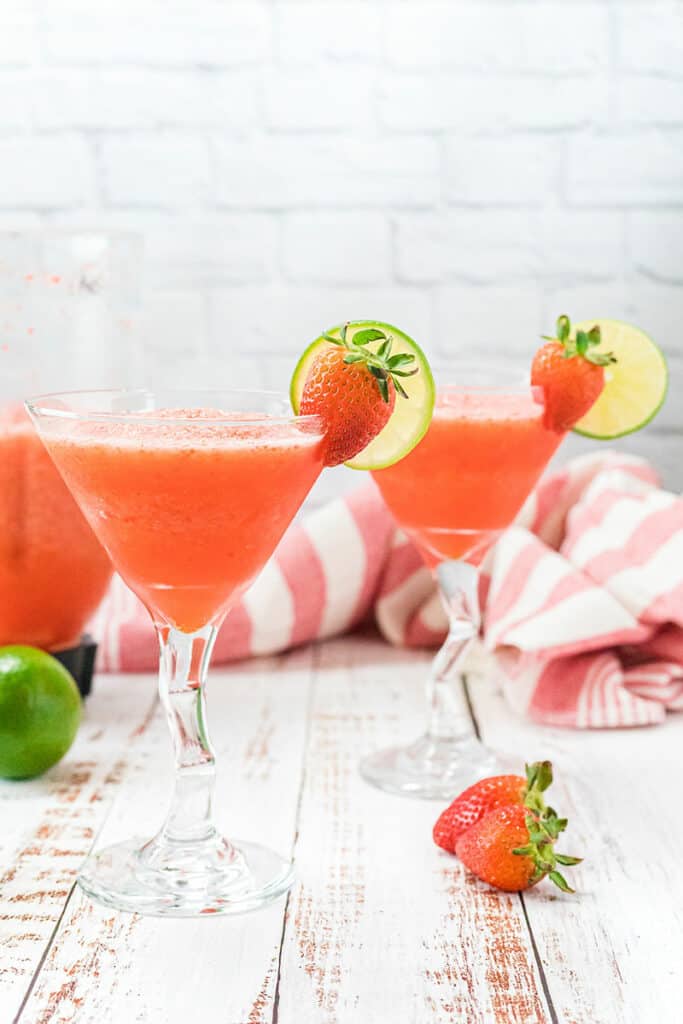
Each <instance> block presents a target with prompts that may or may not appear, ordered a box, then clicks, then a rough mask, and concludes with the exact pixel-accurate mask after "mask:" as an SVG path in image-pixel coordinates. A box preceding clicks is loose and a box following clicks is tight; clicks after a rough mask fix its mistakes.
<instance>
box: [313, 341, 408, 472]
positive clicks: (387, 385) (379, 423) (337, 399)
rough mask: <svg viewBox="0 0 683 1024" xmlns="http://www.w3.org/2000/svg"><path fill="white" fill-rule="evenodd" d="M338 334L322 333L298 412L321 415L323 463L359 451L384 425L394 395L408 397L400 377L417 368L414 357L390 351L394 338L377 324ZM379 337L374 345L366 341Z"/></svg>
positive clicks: (334, 462)
mask: <svg viewBox="0 0 683 1024" xmlns="http://www.w3.org/2000/svg"><path fill="white" fill-rule="evenodd" d="M347 326H348V325H347V324H344V326H343V327H342V329H341V331H340V337H339V338H336V337H334V336H333V335H331V334H324V335H323V337H324V338H325V339H326V340H327V341H328V342H329V344H327V345H323V346H322V347H321V349H320V352H319V354H317V355H316V356H315V358H314V359H313V362H312V363H311V366H310V369H309V371H308V375H307V377H306V382H305V384H304V387H303V391H302V393H301V400H300V402H299V412H300V413H301V414H302V415H308V414H312V413H313V414H317V415H318V416H320V417H321V419H322V420H323V424H324V431H325V438H326V452H325V465H327V466H337V465H339V463H340V462H347V461H348V460H349V459H352V458H353V457H354V455H357V454H358V452H361V451H362V450H363V449H364V448H365V447H366V446H367V445H368V444H369V443H370V441H372V440H373V438H375V437H377V435H378V434H379V432H380V430H381V429H382V428H383V427H384V426H385V425H386V423H387V420H388V419H389V417H390V416H391V414H392V412H393V410H394V405H395V403H396V395H397V394H398V395H400V396H401V397H403V398H407V397H408V396H407V395H406V393H405V391H404V389H403V387H402V385H401V382H400V380H399V378H400V377H407V376H410V375H411V374H413V373H417V369H407V367H408V366H409V365H410V364H411V363H414V361H415V357H414V356H412V355H409V354H400V355H395V356H392V355H391V344H392V342H391V338H390V337H388V336H387V335H386V334H385V333H384V332H383V331H381V330H379V329H376V328H367V329H364V330H361V331H356V333H355V334H354V335H353V338H349V337H348V335H347ZM376 341H379V342H380V345H379V346H378V347H377V348H376V350H372V349H370V348H369V347H368V346H369V345H370V344H372V343H373V342H376Z"/></svg>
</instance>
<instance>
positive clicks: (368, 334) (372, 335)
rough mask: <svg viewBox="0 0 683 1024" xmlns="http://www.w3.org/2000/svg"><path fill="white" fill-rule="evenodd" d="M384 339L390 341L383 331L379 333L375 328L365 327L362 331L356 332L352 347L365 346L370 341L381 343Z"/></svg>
mask: <svg viewBox="0 0 683 1024" xmlns="http://www.w3.org/2000/svg"><path fill="white" fill-rule="evenodd" d="M384 339H386V340H387V341H389V340H390V339H389V338H387V336H386V334H385V333H384V331H379V330H377V328H376V327H366V328H365V329H364V330H362V331H356V333H355V334H354V336H353V339H352V341H353V344H354V345H367V344H368V342H370V341H381V340H384ZM378 354H379V353H378Z"/></svg>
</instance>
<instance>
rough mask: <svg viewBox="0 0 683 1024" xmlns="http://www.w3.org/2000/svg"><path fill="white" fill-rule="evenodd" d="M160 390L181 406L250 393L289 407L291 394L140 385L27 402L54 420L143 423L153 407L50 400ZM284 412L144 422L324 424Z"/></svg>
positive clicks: (147, 421) (58, 394)
mask: <svg viewBox="0 0 683 1024" xmlns="http://www.w3.org/2000/svg"><path fill="white" fill-rule="evenodd" d="M159 392H161V393H163V394H164V395H169V396H173V395H175V396H177V397H178V401H179V404H180V405H181V407H182V398H183V396H184V397H185V405H187V396H188V395H192V394H194V395H204V396H207V397H208V396H211V395H214V396H216V398H218V396H227V395H240V396H249V395H253V396H254V398H258V399H259V400H261V401H262V400H263V399H264V398H266V399H271V400H272V401H275V402H281V403H282V405H283V406H287V407H289V396H288V395H287V394H286V393H285V392H283V391H269V390H266V389H264V388H159V389H158V391H157V390H155V389H154V388H149V387H137V388H84V389H81V388H78V389H76V390H74V391H51V392H46V393H44V394H39V395H34V396H31V397H29V398H26V399H24V405H25V406H26V408H27V409H28V411H29V412H30V413H31V415H34V416H38V417H41V416H50V417H54V418H55V419H62V420H71V421H77V420H78V421H81V422H83V421H88V422H96V423H130V422H131V421H133V422H135V423H136V424H140V422H141V417H140V413H141V412H147V411H149V412H154V410H153V409H152V410H146V409H137V410H133V409H131V410H129V411H123V412H121V411H109V410H106V409H64V408H59V407H56V406H54V405H50V401H52V402H55V401H60V400H66V399H69V398H71V399H74V398H77V397H81V398H84V397H85V396H88V395H92V396H97V395H100V396H105V395H109V396H111V397H114V396H118V397H123V396H125V395H143V396H144V395H149V396H154V395H155V394H158V393H159ZM192 408H193V409H199V408H201V406H200V405H193V406H192ZM289 408H290V411H289V412H287V413H285V412H283V413H282V414H278V413H275V414H273V415H270V414H266V415H256V413H257V410H256V409H254V410H250V412H253V413H254V416H253V417H252V418H249V414H248V413H247V414H246V415H245V416H238V417H237V418H236V417H235V413H237V410H236V409H233V410H232V412H229V413H226V414H225V415H216V416H202V417H197V416H153V415H152V416H145V417H144V418H143V419H142V422H143V423H145V424H150V425H160V424H161V425H166V426H169V425H170V424H175V423H182V424H194V425H195V426H206V425H207V424H212V423H214V424H224V425H226V426H236V427H244V426H250V425H253V424H260V425H262V424H263V423H264V421H267V423H268V425H269V426H272V425H273V424H275V425H284V424H292V423H297V424H304V425H317V426H320V427H322V425H323V421H322V417H321V416H319V415H318V414H317V413H308V414H306V415H298V414H297V413H295V412H294V411H293V410H291V407H289Z"/></svg>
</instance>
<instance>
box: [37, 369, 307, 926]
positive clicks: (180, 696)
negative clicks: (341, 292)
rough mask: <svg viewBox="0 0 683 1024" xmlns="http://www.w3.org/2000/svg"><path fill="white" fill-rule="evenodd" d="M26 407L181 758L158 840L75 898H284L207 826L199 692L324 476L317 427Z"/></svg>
mask: <svg viewBox="0 0 683 1024" xmlns="http://www.w3.org/2000/svg"><path fill="white" fill-rule="evenodd" d="M27 407H28V410H29V412H30V414H31V416H32V418H33V420H34V423H35V424H36V427H37V428H38V431H39V433H40V436H41V438H42V440H43V442H44V444H45V447H46V448H47V450H48V452H49V453H50V455H51V456H52V459H53V460H54V462H55V464H56V466H57V468H58V469H59V471H60V473H61V474H62V476H63V478H64V480H65V482H66V484H67V486H68V487H69V489H70V490H71V493H72V494H73V496H74V498H75V499H76V502H77V503H78V505H79V506H80V508H81V510H82V512H83V514H84V515H85V517H86V519H87V520H88V522H89V523H90V526H91V527H92V529H93V531H94V532H95V534H96V536H97V537H98V538H99V540H100V541H101V543H102V545H103V546H104V548H105V549H106V551H107V552H108V554H109V556H110V558H111V561H112V562H113V564H114V567H115V568H116V569H117V570H118V572H119V573H120V574H121V576H122V577H123V578H124V580H125V581H126V582H127V584H128V585H129V586H130V587H131V589H132V590H134V591H135V593H136V594H137V595H138V596H139V597H140V598H141V600H142V601H143V603H144V604H145V606H146V608H147V610H148V611H149V614H150V615H151V617H152V621H153V623H154V627H155V629H156V632H157V635H158V638H159V646H160V652H161V654H160V671H159V695H160V698H161V703H162V705H163V707H164V710H165V712H166V717H167V720H168V725H169V729H170V732H171V737H172V740H173V748H174V751H175V783H174V788H173V795H172V798H171V803H170V807H169V810H168V813H167V815H166V819H165V821H164V823H163V825H162V826H161V828H160V830H159V831H158V832H157V834H156V835H155V836H154V837H153V838H151V839H145V838H142V839H141V838H136V839H131V840H128V841H127V842H123V843H119V844H118V845H116V846H111V847H108V848H106V849H104V850H102V851H100V852H98V853H95V854H92V855H91V856H90V857H89V859H88V860H87V861H86V863H85V865H84V867H83V868H82V870H81V873H80V876H79V882H80V884H81V886H82V888H83V889H85V891H86V892H87V893H89V894H90V895H91V896H93V897H95V898H96V899H98V900H100V901H101V902H103V903H105V904H107V905H109V906H113V907H117V908H119V909H121V910H128V911H137V912H139V913H142V914H154V915H173V916H194V915H197V914H205V913H223V914H232V913H239V912H242V911H247V910H255V909H257V908H258V907H261V906H264V905H265V904H267V903H269V902H271V901H272V900H273V899H275V898H276V897H278V896H280V895H281V894H282V893H284V892H285V891H286V890H287V889H288V888H289V887H290V885H291V883H292V879H293V875H292V867H291V864H290V862H289V860H288V859H287V858H284V857H281V856H280V855H279V854H277V853H275V852H273V851H271V850H269V849H267V848H265V847H262V846H259V845H257V844H255V843H250V842H239V841H238V842H231V841H230V840H229V839H226V838H225V837H224V836H222V835H221V834H220V833H219V832H218V831H217V829H216V827H215V825H214V824H213V820H212V813H211V800H212V794H213V789H214V777H215V757H214V752H213V748H212V746H211V742H210V740H209V735H208V730H207V717H206V705H205V697H204V685H205V681H206V672H207V668H208V664H209V659H210V657H211V650H212V648H213V644H214V641H215V639H216V634H217V632H218V629H219V627H220V625H221V623H222V622H223V620H224V618H225V615H226V613H227V612H228V610H229V609H230V607H231V606H232V605H233V604H234V603H235V602H236V601H237V599H238V598H239V596H240V595H241V594H242V593H243V592H244V591H245V590H246V588H247V587H248V586H249V584H250V583H251V582H252V581H253V580H254V578H255V577H256V576H257V575H258V573H259V572H260V570H261V569H262V567H263V565H264V564H265V562H266V561H267V559H268V558H269V557H270V555H271V554H272V552H273V550H274V549H275V546H276V545H277V543H278V541H279V540H280V538H281V536H282V534H283V533H284V531H285V530H286V528H287V526H288V525H289V523H290V522H291V520H292V518H293V516H294V515H295V513H296V511H297V509H298V508H299V506H300V505H301V503H302V501H303V500H304V498H305V497H306V495H307V494H308V491H309V490H310V488H311V487H312V485H313V483H314V482H315V480H316V479H317V477H318V474H319V473H320V470H321V468H322V431H321V424H320V422H319V420H318V419H317V417H313V416H297V417H294V416H292V414H291V412H290V411H289V405H288V402H287V401H286V399H284V398H280V397H279V396H277V395H272V394H269V393H266V392H249V391H215V392H210V391H209V392H207V391H203V392H191V391H185V392H168V391H148V390H142V389H141V390H133V391H127V390H115V391H114V390H112V391H99V392H98V391H91V392H73V393H67V394H59V395H45V396H42V397H39V398H34V399H31V400H30V401H28V402H27Z"/></svg>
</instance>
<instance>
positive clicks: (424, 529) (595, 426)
mask: <svg viewBox="0 0 683 1024" xmlns="http://www.w3.org/2000/svg"><path fill="white" fill-rule="evenodd" d="M615 352H616V353H617V354H616V355H615ZM634 368H635V371H634ZM526 376H527V383H526V384H524V383H523V381H524V377H525V374H524V372H523V371H520V372H518V373H516V374H514V375H510V374H507V375H506V374H505V373H501V372H500V371H498V370H495V369H492V368H480V369H479V370H477V369H476V368H472V367H467V366H466V365H458V364H457V363H455V364H453V365H452V367H451V368H450V369H448V370H444V371H442V372H437V374H436V379H437V388H438V392H437V398H436V405H435V409H434V414H433V418H432V421H431V424H430V426H429V429H428V431H427V433H426V435H425V437H424V438H423V440H422V441H421V442H420V443H419V444H418V445H417V447H415V448H414V449H413V450H412V451H411V452H410V454H408V455H407V456H406V457H405V458H404V459H402V460H401V461H400V462H398V463H396V464H395V465H393V466H391V467H389V468H386V469H381V470H380V471H379V472H376V473H375V474H374V478H375V481H376V483H377V485H378V487H379V489H380V491H381V492H382V495H383V497H384V499H385V501H386V503H387V505H388V506H389V508H390V510H391V511H392V512H393V514H394V516H395V518H396V520H397V522H398V523H399V524H400V525H401V527H402V528H403V529H405V530H406V532H407V533H409V534H410V536H411V537H413V539H414V540H415V542H416V544H417V546H418V547H419V549H420V551H421V552H422V555H423V557H424V559H425V561H426V563H427V564H428V565H429V566H430V567H431V568H433V569H435V571H436V575H437V579H438V581H439V584H440V590H441V596H442V600H443V604H444V607H445V609H446V611H447V614H448V618H449V623H450V629H449V634H448V637H447V639H446V642H445V644H444V646H443V648H442V649H441V650H440V651H439V653H438V655H437V657H436V659H435V661H434V665H433V670H432V674H431V677H430V679H429V683H428V700H429V717H428V725H427V731H426V733H425V734H424V735H423V736H422V737H421V738H420V739H418V740H417V741H416V742H415V743H413V744H411V745H410V746H407V747H395V748H392V749H389V750H384V751H379V752H378V753H376V754H372V755H370V756H369V757H368V758H366V759H365V760H364V761H363V762H362V765H361V773H362V775H363V777H364V778H365V779H366V780H367V781H368V782H370V783H372V784H373V785H376V786H378V787H379V788H381V789H384V790H387V791H389V792H392V793H397V794H402V795H409V796H419V797H425V798H443V799H447V798H449V797H452V796H453V795H454V794H455V793H457V792H459V791H460V790H462V789H463V788H464V787H465V786H467V785H469V784H470V783H472V782H473V781H474V780H475V779H476V778H480V777H482V776H484V775H486V774H487V773H489V772H490V771H491V770H492V768H493V767H494V765H495V761H494V758H493V757H492V755H491V754H490V753H489V751H487V750H486V749H485V748H484V747H483V745H482V744H481V743H479V741H478V740H477V739H476V737H475V736H474V734H473V730H472V725H471V716H470V715H469V713H468V712H467V709H466V705H465V702H464V696H463V694H462V693H461V690H460V679H459V676H460V669H461V667H462V665H463V659H464V657H465V655H466V653H467V650H468V648H469V646H470V644H471V642H472V640H473V639H474V637H475V636H476V635H477V633H478V630H479V609H478V574H477V570H476V568H475V566H476V565H478V564H479V562H480V561H481V559H482V557H483V556H484V554H485V553H486V551H487V550H488V548H489V547H490V546H491V544H492V543H493V541H494V540H495V539H496V537H497V536H498V535H499V534H500V532H501V531H502V530H504V529H505V528H506V527H508V526H509V525H510V524H511V523H512V521H513V519H514V518H515V516H516V515H517V513H518V512H519V511H520V509H521V507H522V505H523V503H524V501H525V499H526V498H527V496H528V494H529V493H530V491H531V490H532V488H533V487H534V485H535V484H536V482H537V480H538V478H539V477H540V475H541V473H542V472H543V470H544V469H545V467H546V465H547V463H548V461H549V460H550V458H551V457H552V456H553V454H554V453H555V451H556V450H557V448H558V446H559V444H560V443H561V441H562V439H563V437H564V436H565V434H566V432H567V431H568V430H570V429H572V428H576V427H578V428H579V429H582V432H584V433H587V434H589V435H590V436H595V437H603V436H610V437H613V436H618V435H620V434H622V433H627V432H630V431H631V430H633V429H637V427H638V426H640V425H642V422H643V420H646V419H647V418H648V417H651V416H652V415H654V412H655V411H656V409H657V408H658V407H659V405H660V404H661V401H662V400H663V396H664V393H665V390H666V364H665V363H664V360H663V358H662V356H661V353H660V352H659V350H658V349H657V348H656V346H654V345H653V343H652V342H651V341H650V339H649V338H647V336H646V335H643V334H642V332H639V331H637V329H635V328H630V327H628V326H627V325H623V324H617V323H615V322H614V321H602V322H600V321H595V322H593V323H592V324H590V325H585V326H584V325H581V324H580V325H578V328H577V329H576V330H575V331H574V332H572V331H571V325H570V322H569V320H568V318H567V317H560V318H559V320H558V323H557V337H555V338H552V339H546V344H544V345H543V346H541V348H540V349H539V350H538V352H537V353H536V355H535V357H534V359H533V363H532V366H531V374H530V379H529V375H528V371H527V375H526ZM634 395H635V400H634Z"/></svg>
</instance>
